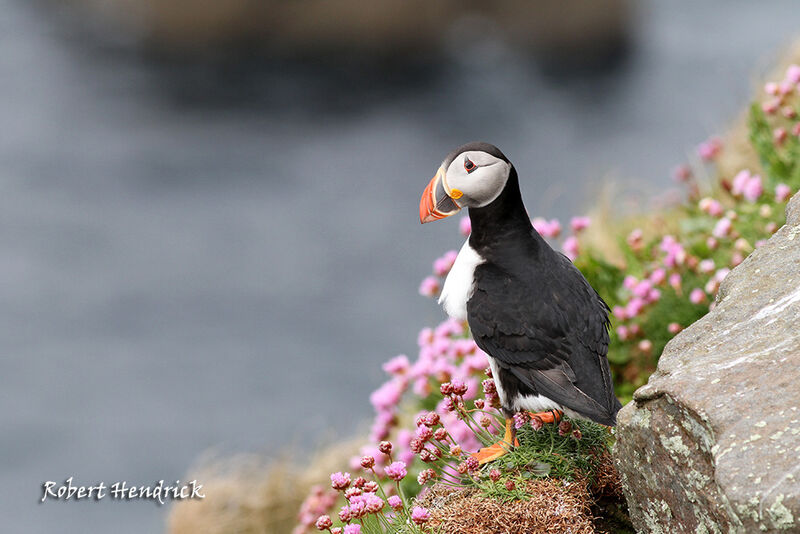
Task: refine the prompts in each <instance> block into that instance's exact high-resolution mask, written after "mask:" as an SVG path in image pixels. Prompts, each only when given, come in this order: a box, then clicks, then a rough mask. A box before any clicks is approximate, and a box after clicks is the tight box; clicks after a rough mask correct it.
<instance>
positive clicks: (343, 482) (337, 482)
mask: <svg viewBox="0 0 800 534" xmlns="http://www.w3.org/2000/svg"><path fill="white" fill-rule="evenodd" d="M349 485H350V473H342V472H341V471H337V472H336V473H333V474H331V487H332V488H333V489H335V490H339V491H342V490H344V489H347V486H349Z"/></svg>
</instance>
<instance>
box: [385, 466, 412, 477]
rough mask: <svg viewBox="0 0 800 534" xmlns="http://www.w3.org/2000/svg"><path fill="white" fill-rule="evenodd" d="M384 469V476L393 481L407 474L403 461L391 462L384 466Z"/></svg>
mask: <svg viewBox="0 0 800 534" xmlns="http://www.w3.org/2000/svg"><path fill="white" fill-rule="evenodd" d="M385 471H386V476H387V477H389V478H391V479H392V480H394V481H400V480H403V479H404V478H405V477H406V475H407V474H408V471H406V464H405V462H392V463H390V464H389V465H387V466H386V469H385Z"/></svg>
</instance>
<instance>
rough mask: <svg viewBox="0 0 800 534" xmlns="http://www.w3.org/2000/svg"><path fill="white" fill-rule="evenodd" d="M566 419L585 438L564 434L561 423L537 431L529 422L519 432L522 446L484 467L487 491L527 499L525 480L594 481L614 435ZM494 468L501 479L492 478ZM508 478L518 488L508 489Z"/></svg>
mask: <svg viewBox="0 0 800 534" xmlns="http://www.w3.org/2000/svg"><path fill="white" fill-rule="evenodd" d="M565 420H567V421H570V423H571V424H572V427H573V429H574V428H579V429H580V431H581V434H582V437H581V439H575V438H574V437H573V436H572V434H571V433H570V434H567V435H566V436H560V435H559V434H558V425H554V424H546V425H544V426H543V427H542V428H541V429H540V430H534V429H533V428H532V427H531V426H530V425H527V424H526V425H525V426H524V427H522V428H521V429H519V431H518V432H517V438H518V439H519V447H515V448H514V450H512V451H511V452H509V453H508V454H506V455H505V456H503V457H501V458H498V459H497V460H495V461H493V462H490V463H488V464H486V465H485V466H484V467H483V469H482V470H481V476H480V477H479V478H478V480H477V485H478V487H479V488H480V489H481V491H482V492H483V494H484V495H485V496H487V497H492V498H495V499H500V500H502V501H508V500H514V499H525V498H526V497H527V495H526V493H525V491H524V487H525V481H527V480H531V479H536V478H544V477H550V478H557V479H562V480H566V481H572V480H576V479H577V478H582V479H586V480H588V481H589V482H591V480H592V479H593V478H594V475H595V473H596V471H597V467H598V465H599V460H600V458H601V457H602V456H603V454H604V453H607V452H610V451H611V446H612V444H613V441H614V436H613V435H612V434H611V432H609V430H608V428H606V427H604V426H602V425H598V424H596V423H592V422H589V421H575V420H569V419H567V418H565ZM493 469H498V470H499V471H500V472H501V473H502V475H501V478H500V480H498V481H497V482H493V481H492V480H491V479H490V478H489V472H490V471H491V470H493ZM508 480H511V481H513V482H514V483H515V485H516V488H515V489H512V490H509V489H507V488H506V482H507V481H508Z"/></svg>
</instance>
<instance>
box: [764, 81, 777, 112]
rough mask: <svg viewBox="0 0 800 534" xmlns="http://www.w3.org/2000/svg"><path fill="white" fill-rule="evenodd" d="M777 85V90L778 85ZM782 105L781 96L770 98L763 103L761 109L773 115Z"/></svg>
mask: <svg viewBox="0 0 800 534" xmlns="http://www.w3.org/2000/svg"><path fill="white" fill-rule="evenodd" d="M775 87H776V91H777V85H776V86H775ZM780 105H781V99H780V98H770V99H769V100H767V101H766V102H764V103H762V104H761V111H763V112H764V113H766V114H767V115H773V114H775V112H776V111H778V108H779V107H780Z"/></svg>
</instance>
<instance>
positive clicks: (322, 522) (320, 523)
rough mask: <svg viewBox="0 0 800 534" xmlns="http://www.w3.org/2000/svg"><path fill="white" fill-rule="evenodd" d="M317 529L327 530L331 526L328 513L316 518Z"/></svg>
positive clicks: (331, 522)
mask: <svg viewBox="0 0 800 534" xmlns="http://www.w3.org/2000/svg"><path fill="white" fill-rule="evenodd" d="M316 526H317V530H327V529H329V528H331V527H332V526H333V521H331V518H330V516H328V515H321V516H319V518H318V519H317V523H316Z"/></svg>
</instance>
